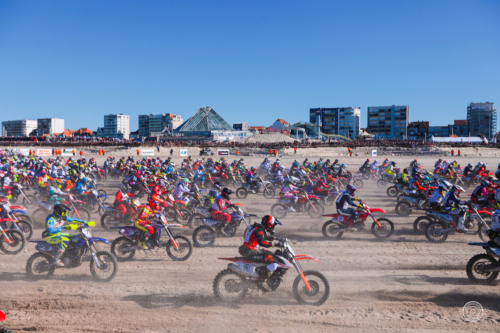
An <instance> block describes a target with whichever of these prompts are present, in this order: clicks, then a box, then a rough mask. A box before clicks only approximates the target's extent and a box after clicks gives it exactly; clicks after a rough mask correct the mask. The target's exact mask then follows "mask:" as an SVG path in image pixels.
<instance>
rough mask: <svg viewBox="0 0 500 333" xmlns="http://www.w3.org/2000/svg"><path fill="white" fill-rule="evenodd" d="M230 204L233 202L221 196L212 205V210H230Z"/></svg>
mask: <svg viewBox="0 0 500 333" xmlns="http://www.w3.org/2000/svg"><path fill="white" fill-rule="evenodd" d="M230 204H231V202H229V201H228V200H226V199H224V198H223V197H222V196H220V195H219V196H218V197H217V198H215V200H214V203H213V204H212V209H213V210H216V211H219V212H220V211H223V210H226V209H228V206H229V205H230ZM226 205H227V206H226Z"/></svg>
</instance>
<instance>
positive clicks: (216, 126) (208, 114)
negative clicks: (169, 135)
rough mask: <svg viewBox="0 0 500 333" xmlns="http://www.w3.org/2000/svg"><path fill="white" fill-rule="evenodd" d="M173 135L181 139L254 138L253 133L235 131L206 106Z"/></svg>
mask: <svg viewBox="0 0 500 333" xmlns="http://www.w3.org/2000/svg"><path fill="white" fill-rule="evenodd" d="M173 135H174V136H175V137H176V138H179V139H180V138H181V137H184V138H185V139H188V138H193V139H199V140H209V139H215V140H222V139H223V140H233V139H243V138H245V137H247V136H252V135H253V132H250V131H235V130H234V129H233V127H231V125H229V124H228V123H227V121H225V120H224V119H223V118H222V117H221V116H220V115H219V114H218V113H217V112H215V110H214V109H212V108H211V107H209V106H204V107H201V108H200V109H199V110H198V111H197V112H196V113H195V114H194V115H193V116H192V117H191V118H189V119H188V120H186V121H185V122H184V123H183V124H182V125H181V126H179V127H178V128H177V129H175V131H174V133H173Z"/></svg>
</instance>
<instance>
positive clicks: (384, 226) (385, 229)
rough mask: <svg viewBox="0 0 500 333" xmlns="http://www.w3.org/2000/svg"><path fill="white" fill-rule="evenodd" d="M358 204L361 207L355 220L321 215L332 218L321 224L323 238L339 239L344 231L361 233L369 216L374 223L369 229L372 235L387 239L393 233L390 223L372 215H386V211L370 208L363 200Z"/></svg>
mask: <svg viewBox="0 0 500 333" xmlns="http://www.w3.org/2000/svg"><path fill="white" fill-rule="evenodd" d="M359 203H360V204H361V205H362V206H363V207H362V208H358V211H359V215H358V216H357V218H356V219H355V220H353V219H351V218H350V217H349V216H347V215H341V214H328V215H323V216H327V217H331V218H332V219H331V220H330V221H327V222H325V224H323V228H322V229H321V231H322V233H323V236H325V237H327V238H331V239H340V237H342V235H343V234H344V232H345V231H361V230H363V229H364V227H365V221H366V219H367V218H368V216H370V217H371V218H372V219H373V221H374V222H373V223H372V227H371V229H372V233H373V235H374V236H375V237H377V238H380V239H386V238H389V237H390V236H391V235H392V233H393V232H394V224H393V223H392V221H391V220H389V219H386V218H377V217H375V216H374V215H373V213H383V214H386V211H385V210H383V209H381V208H370V207H368V205H367V204H366V203H365V202H364V201H363V200H359Z"/></svg>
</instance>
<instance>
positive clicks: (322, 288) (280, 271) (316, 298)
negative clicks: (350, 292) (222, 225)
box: [213, 239, 330, 305]
mask: <svg viewBox="0 0 500 333" xmlns="http://www.w3.org/2000/svg"><path fill="white" fill-rule="evenodd" d="M280 247H281V249H279V250H277V251H276V258H277V262H276V264H277V265H278V267H277V268H276V270H275V271H274V272H273V274H272V275H271V277H270V278H268V279H267V282H266V283H267V285H268V286H269V289H270V290H271V291H275V290H276V289H278V287H279V286H280V284H281V282H282V281H283V276H284V275H285V273H286V272H287V271H288V270H289V269H290V268H292V267H295V269H296V270H297V273H298V274H299V275H298V276H297V277H296V278H295V280H294V282H293V287H292V290H293V295H294V296H295V299H296V300H297V301H298V302H299V303H300V304H307V305H322V304H323V303H325V302H326V300H327V299H328V296H329V295H330V284H329V283H328V280H327V279H326V278H325V276H324V275H323V274H321V273H320V272H318V271H304V270H302V267H301V266H300V264H299V261H300V260H312V261H314V262H320V261H319V260H316V259H314V258H313V257H311V256H308V255H302V254H301V255H295V253H294V252H293V250H292V247H291V246H290V245H289V244H288V241H287V240H286V239H285V240H284V241H282V242H281V243H280ZM219 259H221V260H228V261H231V263H229V264H228V265H227V268H226V269H224V270H222V271H221V272H219V274H217V276H216V277H215V279H214V282H213V290H214V294H215V296H216V297H217V298H218V299H220V300H221V301H223V302H225V303H235V302H238V301H241V300H242V299H243V298H244V297H245V296H246V294H247V293H248V291H249V290H251V289H257V290H259V289H260V288H259V286H258V284H257V281H258V279H259V276H260V271H261V270H263V269H266V266H267V264H265V263H262V262H259V261H257V260H254V259H253V258H246V257H237V258H219Z"/></svg>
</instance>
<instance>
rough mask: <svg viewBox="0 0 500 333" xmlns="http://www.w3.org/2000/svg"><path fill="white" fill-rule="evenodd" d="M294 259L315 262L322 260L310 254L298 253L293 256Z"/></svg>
mask: <svg viewBox="0 0 500 333" xmlns="http://www.w3.org/2000/svg"><path fill="white" fill-rule="evenodd" d="M293 259H294V260H312V261H314V262H321V261H319V260H318V259H316V258H314V257H311V256H308V255H305V254H298V255H296V256H295V257H293Z"/></svg>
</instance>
